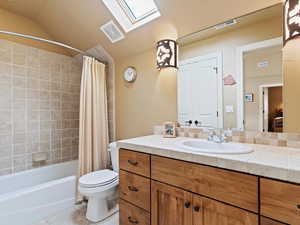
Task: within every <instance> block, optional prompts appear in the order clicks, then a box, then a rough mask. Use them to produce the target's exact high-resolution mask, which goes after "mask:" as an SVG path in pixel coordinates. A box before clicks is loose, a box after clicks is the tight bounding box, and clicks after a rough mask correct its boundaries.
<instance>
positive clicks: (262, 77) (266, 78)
mask: <svg viewBox="0 0 300 225" xmlns="http://www.w3.org/2000/svg"><path fill="white" fill-rule="evenodd" d="M263 61H267V62H268V63H269V65H268V67H265V68H258V66H257V64H258V63H259V62H263ZM244 76H245V78H244V82H245V86H244V88H245V91H244V92H245V93H251V94H253V95H254V101H253V102H245V129H246V130H251V131H260V130H261V129H262V128H263V125H262V123H263V122H262V114H261V112H262V110H263V102H262V96H261V95H260V94H261V93H260V86H262V85H271V84H281V83H282V82H283V81H282V80H283V78H282V52H281V46H278V47H272V48H266V49H262V50H257V51H252V52H248V53H246V54H244ZM281 101H282V99H281ZM270 113H271V112H270ZM258 118H259V119H258Z"/></svg>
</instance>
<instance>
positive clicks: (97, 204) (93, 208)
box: [86, 197, 119, 222]
mask: <svg viewBox="0 0 300 225" xmlns="http://www.w3.org/2000/svg"><path fill="white" fill-rule="evenodd" d="M117 211H119V206H118V205H116V206H115V207H114V208H112V209H108V207H107V202H106V199H105V198H99V197H98V198H97V197H89V200H88V205H87V211H86V218H87V219H88V220H89V221H92V222H100V221H102V220H104V219H106V218H107V217H109V216H111V215H113V214H114V213H116V212H117Z"/></svg>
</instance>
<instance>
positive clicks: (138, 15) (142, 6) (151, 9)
mask: <svg viewBox="0 0 300 225" xmlns="http://www.w3.org/2000/svg"><path fill="white" fill-rule="evenodd" d="M119 1H120V3H121V6H122V7H123V9H124V10H125V12H126V14H129V15H128V16H129V17H130V19H131V20H134V21H133V22H136V21H139V20H141V19H143V18H145V17H147V16H149V15H151V14H152V13H155V12H157V7H156V4H155V2H154V1H153V0H119Z"/></svg>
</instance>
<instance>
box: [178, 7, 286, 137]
mask: <svg viewBox="0 0 300 225" xmlns="http://www.w3.org/2000/svg"><path fill="white" fill-rule="evenodd" d="M282 21H283V10H282V5H281V4H278V5H276V6H273V7H270V8H266V9H264V10H261V11H258V12H255V13H253V14H249V15H246V16H243V17H240V18H236V19H233V20H230V21H226V22H225V23H223V24H218V25H216V26H213V27H210V28H207V29H205V30H201V31H199V32H196V33H194V34H191V35H188V36H186V37H183V38H181V39H180V40H179V46H180V51H179V52H180V53H179V72H178V121H179V122H180V124H181V125H189V121H190V122H191V121H192V122H193V123H194V124H195V121H196V124H197V125H198V126H202V127H216V128H224V129H239V130H251V131H268V132H283V125H284V124H283V123H284V122H283V121H284V114H283V97H282V88H283V76H282V45H283V44H282V35H283V31H282ZM197 122H198V123H197Z"/></svg>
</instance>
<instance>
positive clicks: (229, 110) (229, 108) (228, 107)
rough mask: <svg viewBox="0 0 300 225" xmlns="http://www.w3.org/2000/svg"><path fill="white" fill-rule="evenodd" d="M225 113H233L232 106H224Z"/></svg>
mask: <svg viewBox="0 0 300 225" xmlns="http://www.w3.org/2000/svg"><path fill="white" fill-rule="evenodd" d="M226 112H227V113H233V112H234V109H233V105H226Z"/></svg>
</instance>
